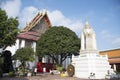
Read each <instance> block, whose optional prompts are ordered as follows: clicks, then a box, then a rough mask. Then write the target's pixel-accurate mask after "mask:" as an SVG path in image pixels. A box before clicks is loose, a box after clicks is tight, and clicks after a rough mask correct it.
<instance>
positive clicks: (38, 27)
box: [7, 12, 51, 68]
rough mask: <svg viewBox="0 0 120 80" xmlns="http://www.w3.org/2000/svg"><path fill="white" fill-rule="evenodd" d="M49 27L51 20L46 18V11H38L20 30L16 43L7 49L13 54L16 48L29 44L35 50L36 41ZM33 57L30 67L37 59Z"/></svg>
mask: <svg viewBox="0 0 120 80" xmlns="http://www.w3.org/2000/svg"><path fill="white" fill-rule="evenodd" d="M50 27H51V22H50V20H49V18H48V15H47V12H42V13H40V12H38V14H37V15H36V16H35V17H34V18H33V20H31V22H30V23H29V24H27V25H26V26H25V27H24V28H23V29H21V30H20V32H19V34H18V36H17V39H16V44H15V45H13V46H12V47H7V50H10V51H11V52H12V54H15V52H16V51H17V49H20V48H22V47H28V46H29V47H32V48H33V50H34V52H36V42H37V41H38V40H39V39H40V37H41V35H42V34H44V33H45V31H46V30H48V29H49V28H50ZM35 59H36V60H35V61H34V62H32V63H30V68H32V67H34V66H35V65H36V62H37V61H38V59H37V56H35Z"/></svg>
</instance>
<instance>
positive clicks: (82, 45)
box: [81, 32, 85, 50]
mask: <svg viewBox="0 0 120 80" xmlns="http://www.w3.org/2000/svg"><path fill="white" fill-rule="evenodd" d="M84 43H85V41H84V35H83V32H82V34H81V50H84V49H85V44H84Z"/></svg>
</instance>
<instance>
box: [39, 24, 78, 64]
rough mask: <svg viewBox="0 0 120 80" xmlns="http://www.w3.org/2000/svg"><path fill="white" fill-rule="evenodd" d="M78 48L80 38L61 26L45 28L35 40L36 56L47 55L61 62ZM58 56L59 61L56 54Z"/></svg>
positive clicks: (58, 62) (76, 51)
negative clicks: (36, 40)
mask: <svg viewBox="0 0 120 80" xmlns="http://www.w3.org/2000/svg"><path fill="white" fill-rule="evenodd" d="M79 49H80V39H79V38H78V37H77V35H76V34H75V32H73V31H72V30H70V29H68V28H66V27H63V26H59V27H57V26H54V27H51V28H50V29H49V30H47V31H46V32H45V33H44V34H43V35H42V36H41V37H40V39H39V40H38V42H37V54H38V56H44V55H49V56H50V57H52V59H53V60H54V61H55V62H56V63H57V64H60V65H62V62H63V61H64V60H65V59H66V58H67V56H70V55H71V54H76V53H78V52H79ZM58 55H59V56H60V61H59V60H58V57H57V56H58Z"/></svg>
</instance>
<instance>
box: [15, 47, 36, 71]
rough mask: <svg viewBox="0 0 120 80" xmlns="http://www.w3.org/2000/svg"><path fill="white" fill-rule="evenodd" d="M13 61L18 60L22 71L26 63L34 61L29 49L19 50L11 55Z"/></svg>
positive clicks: (32, 53)
mask: <svg viewBox="0 0 120 80" xmlns="http://www.w3.org/2000/svg"><path fill="white" fill-rule="evenodd" d="M13 60H19V61H20V62H21V67H22V69H23V71H25V67H26V64H27V62H29V61H31V62H32V61H34V51H33V49H32V48H30V47H24V48H20V49H18V50H17V51H16V54H14V55H13Z"/></svg>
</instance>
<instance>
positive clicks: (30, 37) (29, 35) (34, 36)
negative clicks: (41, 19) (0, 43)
mask: <svg viewBox="0 0 120 80" xmlns="http://www.w3.org/2000/svg"><path fill="white" fill-rule="evenodd" d="M40 35H41V34H40V33H38V32H32V31H28V32H24V33H20V34H19V35H18V36H17V38H21V39H28V40H33V41H37V40H38V39H39V38H40Z"/></svg>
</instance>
